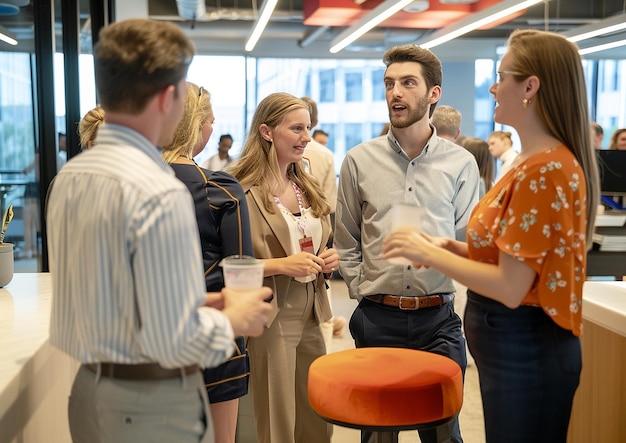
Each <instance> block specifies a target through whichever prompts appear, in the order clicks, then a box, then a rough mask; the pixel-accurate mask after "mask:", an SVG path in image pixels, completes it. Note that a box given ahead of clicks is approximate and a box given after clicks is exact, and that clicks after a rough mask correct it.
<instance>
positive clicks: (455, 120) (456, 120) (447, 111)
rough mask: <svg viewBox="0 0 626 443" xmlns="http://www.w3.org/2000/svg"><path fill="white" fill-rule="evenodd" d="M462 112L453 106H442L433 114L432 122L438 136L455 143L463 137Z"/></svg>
mask: <svg viewBox="0 0 626 443" xmlns="http://www.w3.org/2000/svg"><path fill="white" fill-rule="evenodd" d="M461 117H462V115H461V112H460V111H459V110H458V109H455V108H453V107H452V106H447V105H440V106H438V107H437V108H436V109H435V112H433V116H432V117H431V119H430V122H431V123H432V125H433V126H434V127H435V129H436V130H437V135H438V136H439V137H441V138H445V139H446V140H450V141H451V142H455V143H456V140H457V139H458V138H459V136H460V135H461Z"/></svg>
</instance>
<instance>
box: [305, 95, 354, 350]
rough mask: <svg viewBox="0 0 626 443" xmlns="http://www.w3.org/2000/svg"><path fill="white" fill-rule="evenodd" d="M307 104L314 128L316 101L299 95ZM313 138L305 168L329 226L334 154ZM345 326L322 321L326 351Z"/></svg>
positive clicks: (334, 192)
mask: <svg viewBox="0 0 626 443" xmlns="http://www.w3.org/2000/svg"><path fill="white" fill-rule="evenodd" d="M301 99H302V101H304V102H305V103H306V104H307V105H309V109H310V114H311V129H313V128H315V127H316V126H317V124H318V117H317V103H315V101H314V100H313V99H312V98H309V97H301ZM313 134H314V135H313V140H311V141H310V142H309V144H308V145H306V150H305V152H304V158H303V159H302V161H303V162H304V167H305V170H306V171H307V172H309V173H311V174H312V175H313V176H314V177H315V178H316V179H317V181H318V182H319V183H320V186H321V187H322V191H324V198H325V199H326V201H327V202H328V204H329V205H330V215H329V216H330V226H334V225H335V209H336V207H337V175H336V173H335V156H334V154H333V151H331V150H330V149H328V148H327V147H326V146H324V145H323V144H321V143H319V142H317V141H315V132H313ZM329 243H330V244H332V238H331V239H329ZM326 293H327V294H328V298H329V301H331V305H332V295H331V290H330V285H328V288H327V290H326ZM345 326H346V319H345V318H344V317H335V316H334V315H333V317H332V318H331V319H330V320H328V321H327V322H324V323H322V325H321V327H322V333H323V334H324V342H325V343H326V351H330V347H331V343H332V338H333V337H341V336H343V330H344V328H345Z"/></svg>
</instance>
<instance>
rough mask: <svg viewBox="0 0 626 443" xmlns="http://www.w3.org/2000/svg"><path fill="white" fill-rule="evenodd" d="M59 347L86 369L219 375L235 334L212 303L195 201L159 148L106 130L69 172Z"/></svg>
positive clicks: (55, 324)
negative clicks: (151, 368) (131, 367)
mask: <svg viewBox="0 0 626 443" xmlns="http://www.w3.org/2000/svg"><path fill="white" fill-rule="evenodd" d="M47 227H48V248H49V254H50V272H51V275H52V284H53V300H52V314H51V315H52V317H51V321H50V342H51V343H52V344H53V345H54V346H56V347H58V348H59V349H61V350H62V351H64V352H66V353H68V354H69V355H70V356H72V357H73V358H75V359H77V360H79V361H80V362H83V363H95V362H115V363H127V364H134V363H151V362H157V363H159V364H160V365H161V366H163V367H166V368H173V367H179V366H186V365H191V364H194V363H198V364H200V365H201V366H204V367H213V366H216V365H218V364H220V363H221V362H223V361H224V360H225V359H226V358H228V357H229V356H230V355H232V353H233V339H234V336H233V331H232V328H231V326H230V322H229V321H228V319H227V317H226V316H224V315H223V314H222V313H221V312H219V311H217V310H215V309H211V308H206V307H200V306H202V304H203V303H204V299H205V284H204V273H203V264H202V254H201V252H200V245H199V242H198V238H199V236H198V227H197V224H196V218H195V213H194V207H193V202H192V199H191V195H190V194H189V191H188V190H187V188H186V186H185V185H184V184H183V183H182V182H180V181H179V180H178V179H177V178H176V177H175V175H174V172H173V171H172V170H171V168H170V167H169V166H168V165H167V164H166V163H165V162H164V161H163V160H162V159H161V157H160V156H159V152H158V150H157V148H156V147H155V146H154V145H152V144H151V143H150V142H149V141H148V140H147V139H146V138H144V137H143V136H142V135H140V134H139V133H137V132H135V131H133V130H130V129H129V128H126V127H123V126H118V125H112V124H105V125H103V126H102V127H100V128H99V129H98V138H97V143H96V145H95V147H94V148H92V149H90V150H88V151H86V152H84V153H82V154H80V155H79V156H77V157H76V158H74V159H72V160H71V161H69V162H68V163H67V165H65V167H64V168H63V169H62V170H61V171H60V172H59V174H58V176H57V177H56V179H55V182H54V186H53V187H52V190H51V192H50V197H49V201H48V207H47Z"/></svg>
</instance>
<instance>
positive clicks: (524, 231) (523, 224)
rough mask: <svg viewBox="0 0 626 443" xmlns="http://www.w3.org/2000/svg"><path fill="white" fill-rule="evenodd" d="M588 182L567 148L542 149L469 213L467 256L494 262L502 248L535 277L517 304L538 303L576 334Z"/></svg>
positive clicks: (579, 322) (579, 325) (579, 327)
mask: <svg viewBox="0 0 626 443" xmlns="http://www.w3.org/2000/svg"><path fill="white" fill-rule="evenodd" d="M586 200H587V193H586V184H585V177H584V174H583V170H582V168H581V167H580V165H579V164H578V162H577V161H576V159H575V157H574V155H573V154H572V152H571V151H570V150H569V149H567V148H566V147H565V146H558V147H556V148H551V149H547V150H546V151H543V152H541V153H538V154H535V155H533V156H532V157H530V158H528V159H527V160H525V161H524V162H523V163H522V164H520V165H519V166H518V167H517V168H515V169H513V170H511V171H509V172H508V173H507V174H506V175H505V176H504V177H502V178H501V179H500V180H499V181H498V182H497V183H496V184H495V185H494V187H493V188H491V190H490V191H489V192H488V193H487V194H486V195H485V196H484V197H483V198H482V199H481V200H480V202H479V203H478V204H477V205H476V207H475V208H474V211H473V213H472V217H471V219H470V221H469V224H468V228H467V243H468V248H469V257H470V258H471V259H473V260H478V261H481V262H486V263H497V262H498V253H499V251H503V252H505V253H507V254H510V255H511V256H513V257H515V258H517V259H518V260H520V261H523V262H524V263H526V264H527V265H528V266H530V267H531V268H533V269H534V270H535V271H536V272H537V277H536V279H535V281H534V282H533V284H532V287H531V289H530V292H529V293H528V294H526V296H525V297H524V299H523V300H522V304H523V305H531V306H541V307H542V308H543V310H544V311H545V312H546V314H548V315H549V316H550V317H551V318H552V319H553V320H554V321H555V322H556V323H557V324H558V325H559V326H561V327H562V328H565V329H568V330H571V331H572V332H573V333H574V335H577V336H578V335H580V334H581V333H582V313H581V310H582V289H583V283H584V281H585V267H586V264H587V252H586V240H585V236H586V224H587V216H586Z"/></svg>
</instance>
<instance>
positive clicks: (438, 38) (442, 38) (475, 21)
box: [415, 0, 544, 49]
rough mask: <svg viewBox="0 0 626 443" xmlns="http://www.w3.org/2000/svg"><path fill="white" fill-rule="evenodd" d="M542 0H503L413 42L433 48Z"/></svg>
mask: <svg viewBox="0 0 626 443" xmlns="http://www.w3.org/2000/svg"><path fill="white" fill-rule="evenodd" d="M542 1H544V0H526V1H517V0H515V1H514V0H505V1H502V2H500V3H498V4H496V5H493V6H490V7H489V8H485V9H483V10H482V11H479V12H477V13H475V14H472V15H470V16H468V17H466V18H464V19H461V20H459V21H457V22H454V23H452V24H451V25H450V26H446V27H445V28H441V29H440V30H438V31H436V32H434V33H433V34H431V35H430V36H428V37H426V38H423V39H421V40H418V41H417V42H416V43H415V44H416V45H418V46H421V47H422V48H426V49H428V48H434V47H435V46H438V45H441V44H442V43H445V42H448V41H450V40H452V39H455V38H457V37H460V36H461V35H463V34H467V33H468V32H470V31H473V30H474V29H478V28H481V27H483V26H485V25H488V24H490V23H493V22H496V21H498V20H501V19H503V18H505V17H507V16H509V15H511V14H515V13H516V12H518V11H521V10H522V9H526V8H528V7H529V6H533V5H534V4H537V3H540V2H542Z"/></svg>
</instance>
